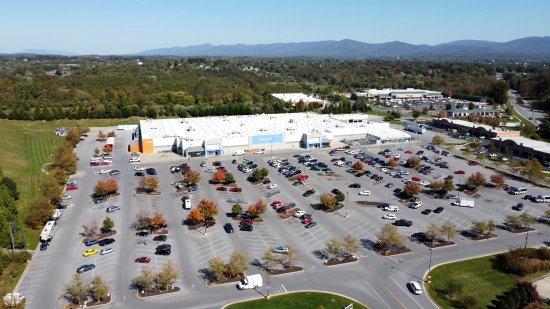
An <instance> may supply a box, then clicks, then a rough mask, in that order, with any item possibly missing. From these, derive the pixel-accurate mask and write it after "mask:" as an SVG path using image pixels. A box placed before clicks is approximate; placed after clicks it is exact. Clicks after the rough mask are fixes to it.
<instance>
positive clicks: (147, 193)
mask: <svg viewBox="0 0 550 309" xmlns="http://www.w3.org/2000/svg"><path fill="white" fill-rule="evenodd" d="M136 194H139V195H150V196H160V195H161V194H162V193H160V192H159V191H145V190H141V189H136Z"/></svg>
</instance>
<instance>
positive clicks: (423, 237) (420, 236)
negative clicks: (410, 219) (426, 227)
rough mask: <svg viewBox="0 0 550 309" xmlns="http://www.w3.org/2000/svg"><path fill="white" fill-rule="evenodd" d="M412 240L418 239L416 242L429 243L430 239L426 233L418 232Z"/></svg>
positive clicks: (412, 236)
mask: <svg viewBox="0 0 550 309" xmlns="http://www.w3.org/2000/svg"><path fill="white" fill-rule="evenodd" d="M411 238H414V239H416V241H419V242H426V241H428V237H427V236H426V233H424V232H418V233H414V234H412V235H411Z"/></svg>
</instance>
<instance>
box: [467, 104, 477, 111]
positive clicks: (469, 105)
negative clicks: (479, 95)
mask: <svg viewBox="0 0 550 309" xmlns="http://www.w3.org/2000/svg"><path fill="white" fill-rule="evenodd" d="M474 108H476V105H475V104H474V102H470V103H468V109H470V110H471V109H474Z"/></svg>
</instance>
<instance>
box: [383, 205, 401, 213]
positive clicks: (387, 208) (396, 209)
mask: <svg viewBox="0 0 550 309" xmlns="http://www.w3.org/2000/svg"><path fill="white" fill-rule="evenodd" d="M382 210H384V211H393V212H396V211H399V206H393V205H392V206H386V207H384V208H382Z"/></svg>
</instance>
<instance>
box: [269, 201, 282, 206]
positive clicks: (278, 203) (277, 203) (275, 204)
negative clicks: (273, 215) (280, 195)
mask: <svg viewBox="0 0 550 309" xmlns="http://www.w3.org/2000/svg"><path fill="white" fill-rule="evenodd" d="M282 203H283V202H281V201H275V202H273V203H271V207H277V205H281V204H282Z"/></svg>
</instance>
